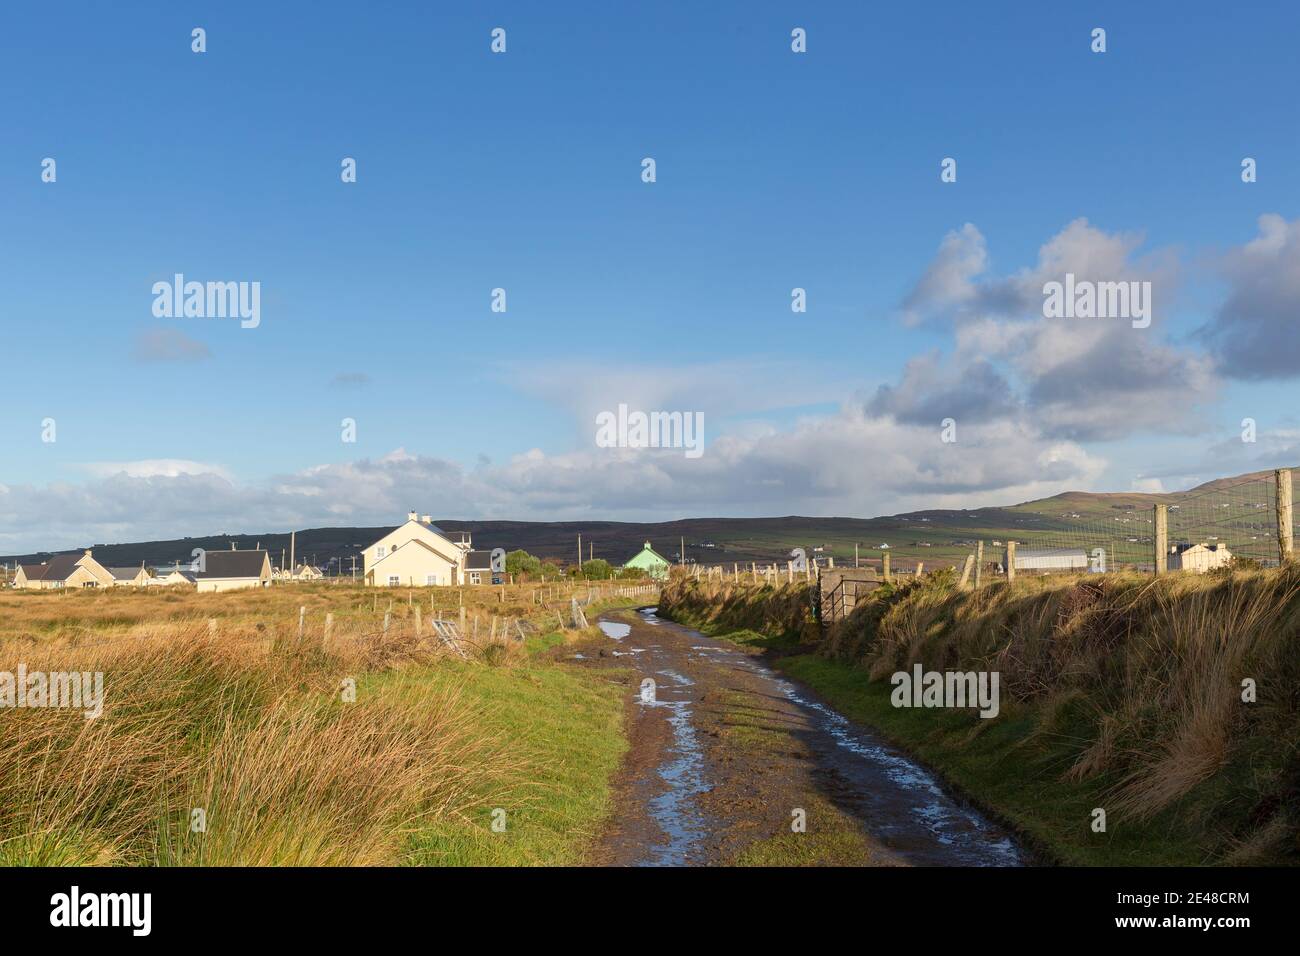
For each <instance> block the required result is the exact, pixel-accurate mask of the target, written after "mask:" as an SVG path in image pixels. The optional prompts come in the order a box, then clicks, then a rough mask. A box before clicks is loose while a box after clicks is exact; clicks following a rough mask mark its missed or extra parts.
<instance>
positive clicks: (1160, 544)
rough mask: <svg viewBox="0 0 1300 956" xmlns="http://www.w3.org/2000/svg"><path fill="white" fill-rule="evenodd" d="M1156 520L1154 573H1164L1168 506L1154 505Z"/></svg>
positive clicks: (1167, 567) (1167, 540)
mask: <svg viewBox="0 0 1300 956" xmlns="http://www.w3.org/2000/svg"><path fill="white" fill-rule="evenodd" d="M1155 509H1156V513H1155V522H1156V535H1155V537H1156V543H1155V549H1156V553H1155V559H1156V562H1155V566H1156V574H1164V573H1165V572H1166V571H1168V570H1169V506H1168V505H1156V506H1155Z"/></svg>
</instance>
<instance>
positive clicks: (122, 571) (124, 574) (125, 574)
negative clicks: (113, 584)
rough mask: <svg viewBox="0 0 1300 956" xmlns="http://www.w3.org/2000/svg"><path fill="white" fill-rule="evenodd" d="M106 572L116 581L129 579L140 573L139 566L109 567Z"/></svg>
mask: <svg viewBox="0 0 1300 956" xmlns="http://www.w3.org/2000/svg"><path fill="white" fill-rule="evenodd" d="M108 573H109V574H111V575H113V577H114V578H116V579H117V580H118V581H130V580H131V579H132V578H134V577H135V576H136V575H137V574H139V573H140V569H139V568H109V569H108Z"/></svg>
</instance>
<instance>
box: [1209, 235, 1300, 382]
mask: <svg viewBox="0 0 1300 956" xmlns="http://www.w3.org/2000/svg"><path fill="white" fill-rule="evenodd" d="M1219 267H1220V269H1221V271H1222V272H1223V274H1224V276H1225V277H1226V278H1227V280H1228V283H1229V290H1228V295H1227V298H1226V299H1225V300H1224V302H1223V304H1222V305H1221V306H1220V308H1219V309H1218V311H1217V312H1216V313H1215V316H1214V318H1213V319H1212V320H1211V321H1210V322H1209V323H1208V324H1207V325H1206V326H1204V327H1203V328H1202V329H1201V330H1200V334H1201V337H1202V339H1203V340H1204V341H1206V342H1207V343H1208V344H1209V345H1210V348H1211V349H1212V350H1213V352H1214V354H1215V356H1216V357H1217V359H1218V361H1219V368H1220V369H1221V370H1222V372H1223V373H1224V374H1225V375H1227V376H1229V377H1230V378H1238V379H1282V378H1291V377H1293V376H1296V375H1300V322H1298V321H1297V316H1298V315H1300V220H1292V221H1291V222H1287V221H1286V220H1285V219H1283V218H1282V217H1281V216H1279V215H1277V214H1273V213H1270V214H1268V215H1264V216H1260V217H1259V235H1257V236H1256V237H1255V238H1254V239H1252V240H1251V241H1250V242H1248V243H1246V244H1245V245H1243V246H1241V247H1239V248H1237V249H1234V250H1231V251H1230V252H1228V253H1227V254H1226V255H1225V256H1223V257H1221V259H1220V260H1219Z"/></svg>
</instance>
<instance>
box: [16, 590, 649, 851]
mask: <svg viewBox="0 0 1300 956" xmlns="http://www.w3.org/2000/svg"><path fill="white" fill-rule="evenodd" d="M500 592H501V589H499V588H498V589H487V588H482V589H466V590H465V594H464V595H463V600H464V602H465V608H466V615H467V623H466V631H467V632H468V635H469V636H468V637H467V639H466V640H465V641H464V642H462V649H463V650H464V651H465V655H464V657H462V656H461V655H460V654H459V653H457V652H455V651H453V650H452V649H450V648H448V647H447V646H446V645H444V644H443V643H442V642H441V641H439V640H437V639H436V638H434V637H433V635H432V634H431V632H430V628H429V623H428V622H429V621H430V619H431V618H432V617H433V616H435V615H438V614H441V615H442V616H443V617H444V618H449V619H457V618H458V617H459V610H460V607H461V604H460V600H461V596H460V595H458V594H457V593H456V592H455V591H454V590H452V589H441V590H439V589H425V590H420V589H417V590H415V591H414V592H410V593H408V592H406V591H402V592H400V593H397V592H389V591H383V592H376V591H366V590H363V589H360V588H354V587H336V586H326V585H312V586H287V587H275V588H272V589H268V590H264V591H248V592H237V593H229V594H221V595H197V594H195V593H194V592H192V591H170V592H166V593H158V592H153V591H150V592H141V593H136V592H131V591H127V590H125V589H123V590H120V591H118V590H115V591H106V592H89V591H87V592H68V593H55V592H48V593H13V592H8V593H5V594H3V595H2V596H0V678H2V677H3V674H4V673H6V672H7V673H8V674H10V675H16V674H18V673H20V672H21V671H26V672H27V673H28V674H29V675H30V674H31V673H32V672H41V673H42V674H54V673H56V672H68V671H76V672H86V673H88V674H89V673H93V672H100V673H102V675H103V691H104V693H103V710H102V714H100V715H99V716H97V717H93V718H91V719H87V718H86V717H85V716H84V713H83V712H82V710H73V709H67V708H54V707H25V708H18V707H4V708H0V763H2V764H3V766H4V767H5V768H6V772H5V773H4V774H3V775H2V776H0V865H31V864H46V865H48V864H71V865H78V864H131V865H165V864H191V865H252V864H261V865H373V864H394V863H405V864H413V865H422V864H502V863H511V864H564V863H574V862H579V861H581V860H582V859H583V858H584V857H585V855H586V853H587V850H588V848H589V845H590V843H591V842H592V840H593V839H594V838H595V835H596V832H597V831H598V829H599V825H600V821H601V820H602V819H603V818H604V816H605V814H606V812H607V808H608V793H609V780H610V777H611V775H612V774H613V772H614V771H615V769H616V768H617V766H618V763H619V758H620V755H621V753H622V752H623V749H624V738H623V734H622V726H621V725H622V702H621V700H620V693H619V689H618V687H616V686H615V685H614V684H611V683H610V682H608V681H607V680H605V679H604V678H602V677H597V676H595V675H589V674H586V673H584V672H582V671H580V670H576V669H574V668H570V667H566V666H563V665H559V664H556V663H555V662H554V660H553V659H552V658H551V656H550V654H549V652H548V651H547V648H553V647H563V646H564V645H565V643H566V642H567V641H570V640H577V639H580V638H581V637H582V636H583V634H584V633H585V632H584V631H583V630H581V629H569V628H566V629H561V628H560V627H559V624H558V620H559V617H558V615H560V614H561V613H563V614H564V615H565V616H567V613H568V608H569V599H570V598H571V597H572V596H574V595H575V594H576V596H577V597H579V598H580V599H582V600H584V601H585V600H586V599H587V598H588V597H591V598H592V599H593V603H592V604H591V605H589V606H588V610H589V611H590V612H591V613H593V614H594V613H596V612H597V611H598V610H599V609H600V608H601V607H602V606H617V605H618V604H620V603H624V604H625V603H628V601H629V600H630V599H628V598H623V597H619V596H617V595H614V594H613V593H612V592H607V593H606V595H605V597H604V599H603V600H600V599H597V596H596V594H595V592H594V590H593V591H592V592H591V593H590V594H589V593H588V592H587V590H586V589H585V588H579V589H577V590H576V592H575V591H573V589H567V590H566V591H565V592H563V593H561V592H560V591H558V590H556V589H550V590H548V591H546V592H543V594H542V596H543V597H545V598H547V599H548V603H549V606H548V605H542V604H537V603H535V599H536V598H537V597H538V595H537V593H535V592H534V591H533V590H531V589H510V593H508V594H506V595H505V600H504V601H503V600H501V596H502V595H501V593H500ZM390 602H391V608H390ZM301 607H305V608H306V609H307V611H306V613H305V616H304V617H303V626H302V629H301V631H300V630H299V609H300V608H301ZM417 608H419V609H420V615H419V617H420V618H421V619H422V623H421V626H420V627H419V628H418V630H417V615H416V609H417ZM327 613H329V614H332V615H333V616H334V620H333V626H332V628H331V629H330V632H329V634H328V635H327V634H326V633H325V630H324V618H325V615H326V614H327ZM385 618H387V619H388V625H387V627H385V625H384V619H385ZM494 618H495V619H496V621H497V629H496V632H495V633H496V636H495V637H493V633H494V628H493V619H494ZM507 620H509V621H511V622H512V623H513V622H514V621H516V620H518V621H520V622H521V623H523V624H525V625H526V627H527V629H528V630H527V633H528V638H527V640H526V641H521V640H517V639H516V635H517V633H518V632H517V631H515V630H513V629H511V630H510V631H509V632H507V631H506V629H505V627H504V626H503V622H505V621H507ZM475 621H477V628H475V625H474V622H475ZM476 632H477V636H475V633H476ZM503 635H505V636H503ZM196 811H197V813H196ZM196 821H197V823H196Z"/></svg>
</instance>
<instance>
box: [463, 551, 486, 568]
mask: <svg viewBox="0 0 1300 956" xmlns="http://www.w3.org/2000/svg"><path fill="white" fill-rule="evenodd" d="M465 570H466V571H491V570H492V552H491V551H466V552H465Z"/></svg>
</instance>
